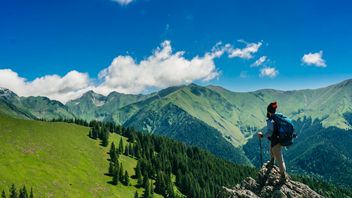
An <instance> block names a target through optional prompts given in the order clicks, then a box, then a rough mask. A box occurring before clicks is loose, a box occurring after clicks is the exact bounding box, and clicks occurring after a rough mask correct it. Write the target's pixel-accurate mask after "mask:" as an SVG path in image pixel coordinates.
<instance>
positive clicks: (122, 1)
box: [112, 0, 133, 6]
mask: <svg viewBox="0 0 352 198" xmlns="http://www.w3.org/2000/svg"><path fill="white" fill-rule="evenodd" d="M112 1H113V2H116V3H118V4H120V5H122V6H125V5H128V4H130V3H132V2H133V0H112Z"/></svg>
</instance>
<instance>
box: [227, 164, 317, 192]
mask: <svg viewBox="0 0 352 198" xmlns="http://www.w3.org/2000/svg"><path fill="white" fill-rule="evenodd" d="M224 193H225V195H227V196H228V197H231V198H258V197H261V198H293V197H300V198H322V197H323V196H321V195H319V194H318V193H316V192H315V191H313V190H312V189H310V188H309V186H307V185H305V184H302V183H300V182H296V181H292V180H291V179H290V178H289V177H286V178H282V177H281V175H280V173H279V168H278V167H276V166H270V165H268V164H264V166H263V167H262V168H261V169H260V171H259V173H258V178H257V180H254V179H253V178H251V177H248V178H246V179H244V180H243V181H242V182H241V184H237V185H236V186H235V187H233V188H226V187H224Z"/></svg>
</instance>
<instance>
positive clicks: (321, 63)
mask: <svg viewBox="0 0 352 198" xmlns="http://www.w3.org/2000/svg"><path fill="white" fill-rule="evenodd" d="M302 62H303V63H304V64H306V65H313V66H317V67H326V66H327V65H326V63H325V60H324V59H323V51H320V52H316V53H308V54H305V55H304V56H303V57H302Z"/></svg>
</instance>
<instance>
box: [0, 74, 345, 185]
mask: <svg viewBox="0 0 352 198" xmlns="http://www.w3.org/2000/svg"><path fill="white" fill-rule="evenodd" d="M272 101H278V104H279V108H278V111H280V112H282V113H284V114H285V115H287V116H288V117H290V118H292V119H293V120H294V121H295V123H296V127H295V129H296V131H297V133H298V134H299V137H298V138H297V140H296V142H295V144H294V146H292V148H290V149H289V150H288V151H287V152H286V153H287V162H288V167H289V168H290V169H291V170H292V171H298V172H308V173H311V174H314V175H317V176H319V177H323V178H325V179H327V180H332V181H335V182H337V183H338V181H337V180H338V179H336V175H335V174H334V173H333V172H331V171H327V168H329V166H327V165H326V166H325V167H324V166H323V165H321V164H320V163H323V162H324V160H325V162H326V161H328V162H329V163H331V164H329V165H331V166H335V165H336V164H334V163H338V164H339V165H341V167H342V168H341V169H339V171H340V172H339V171H337V173H339V174H345V173H346V174H347V173H350V171H351V170H352V168H351V167H352V156H351V155H350V154H349V153H348V152H347V151H348V149H349V148H348V145H351V144H352V136H351V134H352V130H351V129H352V121H351V118H352V116H351V115H352V114H351V112H352V80H346V81H343V82H341V83H338V84H334V85H331V86H328V87H324V88H319V89H305V90H292V91H281V90H273V89H263V90H258V91H253V92H232V91H229V90H226V89H224V88H222V87H219V86H206V87H203V86H199V85H196V84H189V85H184V86H177V87H169V88H166V89H163V90H161V91H158V92H154V93H150V94H146V95H132V94H122V93H117V92H112V93H110V94H109V95H107V96H104V95H100V94H97V93H95V92H93V91H89V92H87V93H85V94H83V95H82V96H81V97H80V98H77V99H75V100H72V101H69V102H67V103H66V104H62V103H60V102H59V101H55V100H50V99H48V98H46V97H40V96H37V97H32V96H31V97H19V96H17V95H16V94H15V93H13V92H11V91H10V90H8V89H0V112H1V113H4V114H7V115H10V116H13V117H17V118H24V119H49V120H50V119H55V118H80V119H84V120H87V121H89V120H95V119H96V120H102V121H111V122H115V123H117V124H121V125H124V126H126V127H134V128H136V129H138V130H141V131H145V132H147V133H154V134H159V135H164V136H168V137H171V138H174V139H177V140H180V141H183V142H185V143H187V144H190V145H197V146H200V147H203V148H206V149H207V150H209V151H211V152H212V153H214V154H216V155H218V156H221V157H223V158H225V159H228V160H231V161H234V162H237V163H242V164H254V165H257V164H258V163H259V161H258V156H259V153H258V150H259V149H258V144H259V142H258V140H257V138H255V137H256V136H253V135H254V134H255V133H256V132H258V131H260V130H265V124H266V122H265V115H266V106H267V105H268V104H269V103H270V102H272ZM335 136H336V137H338V138H334V137H335ZM341 137H343V138H341ZM315 156H321V158H317V157H315ZM325 158H326V159H325ZM330 168H331V167H330ZM335 173H336V172H335ZM351 173H352V172H351ZM348 175H349V176H348ZM351 175H352V174H347V176H345V177H344V179H343V180H342V181H341V182H340V183H342V184H346V185H352V184H351V182H350V181H352V176H351Z"/></svg>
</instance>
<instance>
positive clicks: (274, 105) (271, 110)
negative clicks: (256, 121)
mask: <svg viewBox="0 0 352 198" xmlns="http://www.w3.org/2000/svg"><path fill="white" fill-rule="evenodd" d="M276 109H277V102H276V101H275V102H272V103H270V104H269V105H268V107H267V108H266V110H267V113H266V116H267V117H268V118H269V117H270V116H271V115H272V114H275V112H276Z"/></svg>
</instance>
